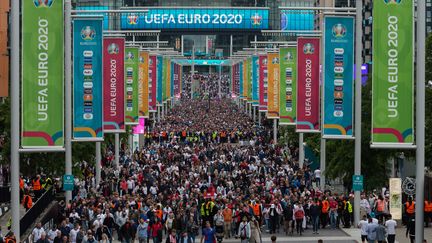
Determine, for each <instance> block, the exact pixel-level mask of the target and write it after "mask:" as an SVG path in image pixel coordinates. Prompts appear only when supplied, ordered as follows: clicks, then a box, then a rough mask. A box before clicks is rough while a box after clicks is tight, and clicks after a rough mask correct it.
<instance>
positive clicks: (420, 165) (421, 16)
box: [415, 0, 426, 243]
mask: <svg viewBox="0 0 432 243" xmlns="http://www.w3.org/2000/svg"><path fill="white" fill-rule="evenodd" d="M425 10H426V5H425V1H424V0H417V60H416V65H417V79H416V84H417V102H416V113H417V114H416V117H417V119H416V128H417V131H416V137H417V151H416V157H417V164H416V172H417V173H416V202H417V203H416V207H415V217H416V220H415V235H416V237H415V242H416V243H421V242H423V237H424V228H423V223H424V222H423V220H424V215H423V209H424V204H423V202H424V194H423V193H424V192H423V189H424V177H425V171H424V167H425V161H424V160H425V39H426V34H425V29H426V28H425V25H426V21H425V20H426V18H425Z"/></svg>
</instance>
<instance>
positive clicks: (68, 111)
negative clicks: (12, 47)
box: [64, 0, 72, 203]
mask: <svg viewBox="0 0 432 243" xmlns="http://www.w3.org/2000/svg"><path fill="white" fill-rule="evenodd" d="M64 5H65V18H64V25H65V27H64V29H65V32H64V35H65V61H64V65H65V174H66V175H72V97H71V94H72V70H71V69H72V50H71V48H72V44H71V43H72V36H71V34H72V31H71V25H72V21H71V20H72V19H71V8H72V6H71V0H65V2H64ZM70 200H72V191H66V203H69V201H70Z"/></svg>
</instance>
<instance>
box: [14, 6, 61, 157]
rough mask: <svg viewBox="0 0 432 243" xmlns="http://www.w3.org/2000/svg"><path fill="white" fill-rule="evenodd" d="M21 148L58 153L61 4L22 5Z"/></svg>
mask: <svg viewBox="0 0 432 243" xmlns="http://www.w3.org/2000/svg"><path fill="white" fill-rule="evenodd" d="M22 4H23V5H22V98H21V102H22V104H21V105H22V113H21V114H22V117H21V120H22V131H21V136H22V138H21V146H22V147H23V148H41V149H42V148H47V147H50V148H54V149H61V148H62V147H63V145H64V140H63V124H64V122H63V121H64V119H63V115H64V110H63V96H64V90H63V70H64V66H63V53H64V51H63V49H64V48H63V1H62V0H57V1H43V2H42V1H29V0H26V1H22Z"/></svg>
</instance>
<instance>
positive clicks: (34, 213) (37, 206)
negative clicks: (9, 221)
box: [20, 186, 55, 234]
mask: <svg viewBox="0 0 432 243" xmlns="http://www.w3.org/2000/svg"><path fill="white" fill-rule="evenodd" d="M54 199H55V190H54V186H51V187H50V188H49V189H48V191H46V192H45V193H44V194H42V196H41V197H40V198H39V199H38V200H37V201H36V203H34V204H33V206H32V207H31V208H30V209H29V210H28V211H27V212H26V213H25V214H24V216H22V217H21V220H20V232H21V234H24V233H25V232H26V231H27V230H28V228H29V227H30V226H31V225H32V224H33V223H34V221H35V220H36V219H37V218H38V217H39V215H41V213H43V211H44V210H45V209H46V208H47V206H48V205H49V204H50V203H51V202H52V201H54Z"/></svg>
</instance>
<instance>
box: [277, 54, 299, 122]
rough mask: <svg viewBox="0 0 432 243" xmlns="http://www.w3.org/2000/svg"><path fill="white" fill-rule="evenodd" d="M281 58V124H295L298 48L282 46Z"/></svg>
mask: <svg viewBox="0 0 432 243" xmlns="http://www.w3.org/2000/svg"><path fill="white" fill-rule="evenodd" d="M279 56H280V57H279V58H280V72H279V73H280V94H279V99H280V104H279V116H280V119H279V124H280V125H295V122H296V108H297V107H296V96H297V48H296V47H295V46H292V47H282V48H280V49H279Z"/></svg>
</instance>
